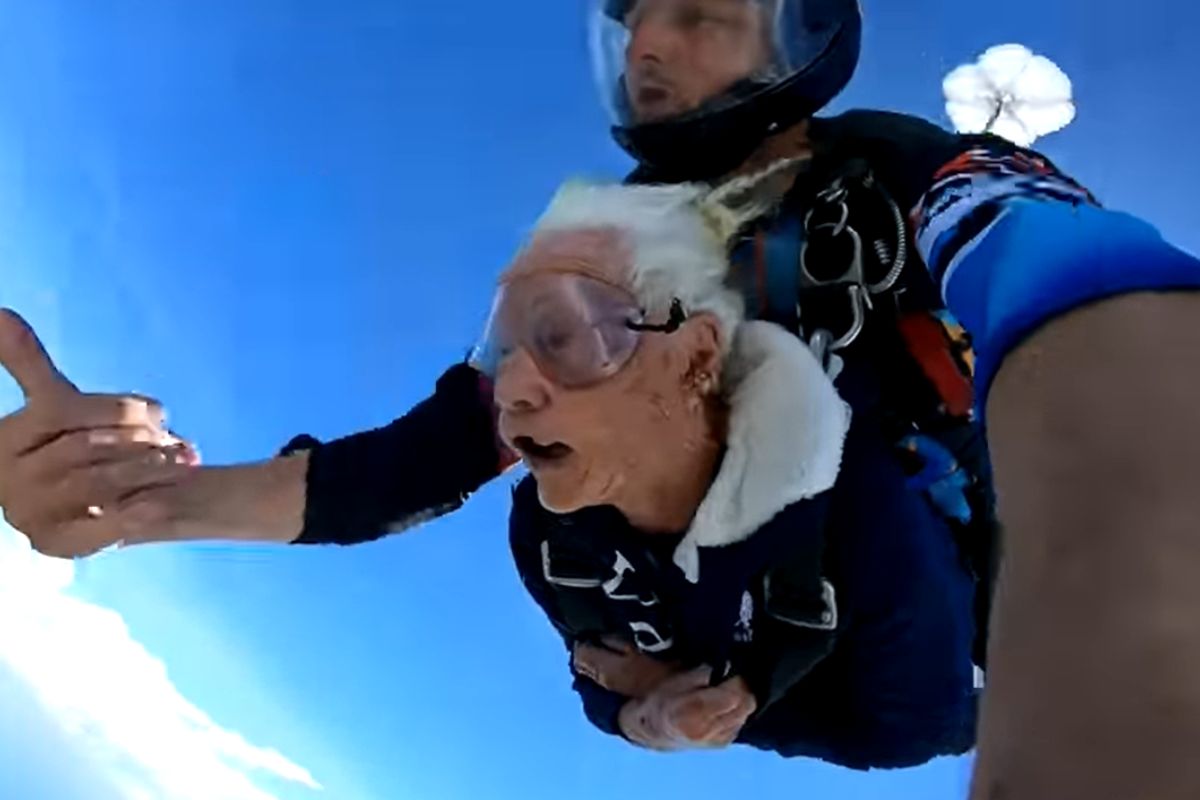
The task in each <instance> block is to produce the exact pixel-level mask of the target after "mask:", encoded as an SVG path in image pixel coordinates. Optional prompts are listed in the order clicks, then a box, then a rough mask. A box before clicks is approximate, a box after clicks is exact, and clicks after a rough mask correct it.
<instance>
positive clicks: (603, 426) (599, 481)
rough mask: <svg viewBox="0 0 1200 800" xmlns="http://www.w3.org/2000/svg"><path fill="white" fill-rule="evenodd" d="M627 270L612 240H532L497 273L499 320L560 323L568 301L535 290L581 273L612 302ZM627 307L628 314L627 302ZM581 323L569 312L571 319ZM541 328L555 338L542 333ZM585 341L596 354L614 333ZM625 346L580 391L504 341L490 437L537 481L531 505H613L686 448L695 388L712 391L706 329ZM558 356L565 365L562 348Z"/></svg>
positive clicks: (715, 347)
mask: <svg viewBox="0 0 1200 800" xmlns="http://www.w3.org/2000/svg"><path fill="white" fill-rule="evenodd" d="M629 267H630V261H629V251H628V249H627V248H626V247H625V246H624V244H623V242H622V238H621V235H620V233H619V232H618V231H614V230H590V231H569V232H561V233H559V232H556V233H550V234H543V235H541V236H539V237H538V238H536V239H535V240H534V242H533V243H532V244H531V245H530V247H529V248H527V249H526V251H525V252H524V253H522V255H521V256H520V258H519V259H518V261H517V263H516V264H515V265H514V266H513V267H512V268H511V269H510V270H509V272H508V273H507V275H506V278H505V290H504V291H505V299H504V305H505V311H506V312H507V313H509V314H512V315H518V316H521V317H522V318H523V319H524V320H526V321H529V320H533V319H537V321H538V322H539V323H541V322H544V321H545V320H544V319H543V318H539V317H537V315H540V314H551V315H554V314H559V315H568V316H569V315H570V314H571V313H572V307H571V303H570V292H561V293H560V295H559V298H558V300H557V301H554V300H549V299H548V295H550V294H552V293H551V292H547V291H546V287H547V286H553V285H555V283H556V282H557V281H558V279H559V278H560V277H561V275H562V273H564V272H565V273H567V274H568V275H569V276H570V278H569V279H568V282H570V281H571V280H575V279H576V278H577V277H578V276H585V277H586V279H594V280H596V281H599V282H602V283H603V284H605V285H607V286H608V287H613V288H614V289H615V290H616V291H617V292H618V293H620V287H626V286H627V285H628V277H629ZM621 294H623V293H621ZM564 295H565V296H566V298H567V301H566V302H563V299H562V298H563V296H564ZM628 298H629V303H630V305H629V308H630V309H631V310H632V311H633V312H636V311H637V310H638V309H637V306H636V302H635V301H634V300H633V298H632V295H628ZM592 307H595V304H593V306H592ZM666 312H667V310H666V309H651V310H649V313H648V315H647V318H646V322H648V323H650V324H661V323H664V322H666V321H667V313H666ZM601 313H603V312H601ZM582 316H583V315H582V314H576V320H577V322H578V319H579V318H580V317H582ZM550 321H551V322H552V323H554V322H563V320H553V319H551V320H550ZM597 322H599V323H606V322H611V320H603V319H597V318H596V317H595V316H594V315H593V317H592V318H590V319H587V320H586V323H585V324H583V325H578V324H577V325H576V330H584V331H589V332H592V331H594V330H595V328H594V327H593V323H597ZM547 328H548V329H549V330H551V331H554V330H556V329H557V328H556V327H555V326H554V325H553V324H551V325H549V326H546V325H543V326H542V329H547ZM590 335H595V336H596V337H597V338H596V339H595V341H597V342H600V345H599V347H600V349H601V350H603V349H604V348H605V345H604V342H605V341H606V340H607V339H615V338H616V337H617V336H618V334H617V333H616V332H614V333H613V334H612V335H611V336H609V337H606V336H605V335H604V333H603V331H601V332H600V333H595V334H590ZM635 339H636V346H635V347H634V349H633V351H632V355H631V356H628V361H625V362H624V363H623V365H621V366H619V368H616V369H615V371H612V373H611V374H609V375H607V376H606V377H603V378H602V379H600V380H599V382H596V383H591V384H589V385H587V386H586V387H585V388H567V387H565V386H563V385H562V381H561V380H560V379H559V376H556V375H555V372H554V368H553V364H549V365H548V364H547V359H546V358H545V351H544V349H541V348H538V347H533V348H532V350H533V351H532V352H531V346H530V345H529V343H528V342H526V343H525V345H524V346H522V344H520V343H517V344H515V345H514V346H513V347H512V349H511V350H510V351H509V352H507V354H506V355H505V357H504V359H503V361H501V362H500V363H499V365H498V366H497V369H496V374H495V397H496V403H497V405H498V407H499V412H500V414H499V426H500V434H501V436H502V437H503V439H504V441H505V442H506V443H507V444H508V445H509V446H511V447H513V448H514V449H515V450H516V451H517V452H518V453H520V454H521V457H522V458H523V459H524V461H525V463H526V465H527V466H528V467H529V469H530V471H531V472H532V473H533V475H534V477H535V478H536V479H537V483H538V488H539V491H540V494H541V499H542V503H543V505H545V506H546V507H547V508H548V509H550V510H552V511H556V512H559V513H568V512H571V511H576V510H579V509H581V508H585V507H588V506H596V505H615V506H617V507H621V499H622V497H623V496H625V495H627V493H628V492H629V490H630V487H638V490H639V491H641V492H644V491H645V489H646V488H647V487H653V486H655V485H658V484H659V483H660V482H662V481H664V480H670V475H671V472H672V471H673V470H677V468H678V463H679V459H680V458H686V454H687V452H688V451H689V449H694V443H695V439H696V437H697V435H698V431H701V430H702V428H703V425H702V422H699V421H698V415H699V417H700V418H702V417H703V409H702V408H701V405H702V403H700V402H699V397H700V393H699V391H698V387H699V386H701V384H702V383H703V382H704V380H707V382H709V383H710V385H711V384H712V383H714V382H715V380H716V368H717V365H719V358H720V349H719V329H718V327H717V324H716V322H715V320H714V319H713V318H712V317H711V316H709V315H704V314H701V315H697V316H695V317H693V318H691V319H689V320H688V321H687V322H685V323H684V324H683V325H682V326H681V327H680V328H679V329H678V330H677V331H675V332H674V333H659V332H644V333H639V334H636V335H635ZM591 343H593V342H591V341H589V344H591ZM571 347H572V348H573V347H574V346H573V345H572V346H571ZM565 352H566V355H565V356H564V359H565V360H566V361H568V362H569V361H570V358H571V355H572V351H571V350H567V351H565ZM539 356H540V357H539Z"/></svg>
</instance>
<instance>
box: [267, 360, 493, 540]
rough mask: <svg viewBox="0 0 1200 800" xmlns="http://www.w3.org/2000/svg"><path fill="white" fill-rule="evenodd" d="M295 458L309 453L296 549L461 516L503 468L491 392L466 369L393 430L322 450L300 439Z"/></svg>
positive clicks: (447, 378)
mask: <svg viewBox="0 0 1200 800" xmlns="http://www.w3.org/2000/svg"><path fill="white" fill-rule="evenodd" d="M297 450H309V451H310V456H309V466H308V476H307V500H306V504H305V510H304V530H303V531H302V533H301V534H300V537H299V538H298V539H297V540H296V543H297V544H340V545H351V544H358V543H361V542H368V541H372V540H374V539H379V538H381V537H383V536H385V535H387V534H389V533H396V532H399V531H402V530H405V529H406V528H410V527H412V526H413V525H416V524H419V523H421V522H424V521H426V520H429V519H432V518H434V517H437V516H441V515H442V514H446V513H449V512H451V511H454V510H455V509H457V508H459V507H460V506H461V505H462V504H463V503H464V502H465V500H466V498H467V496H468V495H470V494H471V493H472V492H474V491H475V490H476V489H478V488H479V487H480V486H482V485H483V484H484V483H486V482H487V481H489V480H491V479H492V478H494V477H495V476H497V475H498V474H499V473H500V472H501V471H502V470H503V468H504V467H505V466H506V460H505V454H504V453H502V449H501V447H500V446H499V444H498V441H497V438H496V434H495V424H494V416H493V410H492V404H491V401H490V389H489V387H488V386H487V384H486V382H485V381H484V379H483V378H482V376H480V374H479V373H478V372H476V371H475V370H473V369H472V368H471V367H469V366H467V365H466V364H459V365H457V366H454V367H452V368H451V369H449V370H448V371H447V372H446V373H445V374H444V375H442V377H441V378H440V379H439V380H438V382H437V389H436V391H435V392H434V394H433V395H432V396H431V397H429V398H427V399H426V400H424V401H422V402H421V403H419V404H418V405H417V406H416V407H414V408H413V409H412V410H411V411H409V412H408V413H407V414H405V415H404V416H403V417H401V418H399V419H397V420H396V421H394V422H392V423H391V424H389V425H387V426H385V427H382V428H377V429H375V430H370V431H365V432H363V433H356V434H354V435H352V436H347V437H346V438H343V439H337V440H335V441H332V442H328V443H325V444H322V443H319V442H317V441H316V440H314V439H312V438H311V437H307V436H300V437H297V438H296V439H293V440H292V442H291V443H290V444H289V445H288V446H287V447H286V448H284V451H283V452H284V453H285V454H286V453H290V452H295V451H297Z"/></svg>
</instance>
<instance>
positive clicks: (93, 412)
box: [55, 394, 167, 437]
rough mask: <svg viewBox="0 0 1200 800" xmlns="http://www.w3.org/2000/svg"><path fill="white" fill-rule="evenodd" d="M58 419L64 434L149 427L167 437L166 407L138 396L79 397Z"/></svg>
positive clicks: (61, 410) (66, 405)
mask: <svg viewBox="0 0 1200 800" xmlns="http://www.w3.org/2000/svg"><path fill="white" fill-rule="evenodd" d="M55 415H56V417H57V418H58V420H59V421H60V422H61V424H62V428H63V430H84V429H87V428H126V427H148V428H158V429H159V430H160V431H161V432H162V433H163V435H164V437H165V436H166V435H167V432H166V427H165V423H166V412H165V411H164V410H163V407H162V403H160V402H158V401H157V400H155V399H154V398H152V397H143V396H141V395H136V394H77V395H74V396H72V397H70V398H65V399H64V402H63V404H62V406H61V407H60V408H58V409H56V410H55Z"/></svg>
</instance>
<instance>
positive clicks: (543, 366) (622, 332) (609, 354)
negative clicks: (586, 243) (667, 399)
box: [470, 272, 686, 389]
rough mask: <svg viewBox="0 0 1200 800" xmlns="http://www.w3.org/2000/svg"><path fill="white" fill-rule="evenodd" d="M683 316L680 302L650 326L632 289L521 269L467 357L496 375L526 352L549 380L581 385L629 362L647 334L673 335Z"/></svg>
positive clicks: (608, 375) (499, 298)
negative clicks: (663, 319) (661, 321)
mask: <svg viewBox="0 0 1200 800" xmlns="http://www.w3.org/2000/svg"><path fill="white" fill-rule="evenodd" d="M685 319H686V314H685V313H684V311H683V306H682V305H681V304H680V303H679V301H677V300H676V301H674V302H673V303H672V304H671V312H670V317H669V319H668V320H667V322H666V323H664V324H661V325H651V324H647V322H646V312H645V311H644V310H643V309H642V308H641V307H640V306H639V305H638V302H637V300H636V298H634V297H633V295H632V294H630V293H629V292H628V291H627V290H625V289H623V288H621V287H619V286H615V285H613V284H611V283H606V282H605V281H602V280H599V279H597V278H593V277H590V276H587V275H582V274H579V273H574V272H537V273H532V274H529V275H519V276H517V277H515V278H512V279H510V280H507V281H505V282H504V283H502V284H501V286H500V289H499V291H498V292H497V293H496V299H495V301H494V302H493V304H492V312H491V314H490V316H489V318H488V323H487V327H486V328H485V329H484V334H483V337H482V338H481V339H480V341H479V343H478V344H477V345H476V346H475V348H474V350H473V351H472V354H471V359H470V361H471V364H472V366H474V367H475V368H476V369H477V370H479V371H480V372H482V373H483V374H485V375H487V376H488V377H490V378H492V379H493V380H494V379H495V378H496V377H497V376H498V374H499V372H500V370H501V368H502V367H503V365H504V362H505V361H506V360H507V359H508V358H509V357H510V356H512V355H513V354H514V353H516V352H517V351H519V350H524V351H525V352H526V353H528V354H529V356H530V357H531V358H532V359H533V361H534V363H535V364H537V367H538V369H539V370H540V371H541V372H542V374H543V375H545V376H546V377H547V378H548V379H549V380H551V381H553V382H554V383H556V384H557V385H559V386H562V387H563V388H567V389H582V388H586V387H588V386H593V385H595V384H597V383H600V382H601V381H604V380H606V379H607V378H611V377H612V376H613V375H615V374H617V372H619V371H620V370H621V368H622V367H624V366H625V365H626V364H627V363H629V360H630V359H631V358H632V357H633V354H634V353H635V352H636V351H637V347H638V343H639V341H640V339H641V336H642V334H643V333H646V332H659V333H673V332H674V331H676V330H678V329H679V327H680V326H681V325H682V324H683V322H684V321H685Z"/></svg>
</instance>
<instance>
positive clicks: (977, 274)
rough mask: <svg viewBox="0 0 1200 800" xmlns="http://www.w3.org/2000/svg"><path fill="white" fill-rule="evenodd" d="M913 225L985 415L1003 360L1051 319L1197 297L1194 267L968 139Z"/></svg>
mask: <svg viewBox="0 0 1200 800" xmlns="http://www.w3.org/2000/svg"><path fill="white" fill-rule="evenodd" d="M913 220H914V227H915V230H916V238H917V248H918V250H919V252H920V254H921V255H922V257H923V259H924V261H925V263H926V264H927V265H928V267H929V269H930V272H931V274H932V276H933V278H934V280H935V281H936V282H937V284H938V285H939V287H940V289H941V294H942V297H943V299H944V301H945V303H946V306H947V308H948V309H949V311H950V313H951V314H953V315H954V316H955V317H957V318H958V320H959V322H961V323H962V325H963V327H964V328H965V329H966V330H967V331H968V332H969V333H970V335H971V337H972V340H973V342H974V346H975V351H976V358H977V361H976V373H975V382H976V386H977V390H978V391H977V396H978V397H979V398H980V404H981V406H982V405H983V404H984V401H985V400H986V397H987V392H988V390H989V388H990V386H991V383H992V380H993V379H994V378H995V375H996V371H997V370H998V369H999V367H1000V364H1001V362H1002V361H1003V360H1004V358H1005V356H1006V355H1008V353H1010V352H1011V351H1012V350H1013V349H1014V348H1015V347H1017V346H1018V345H1019V344H1020V343H1021V342H1022V341H1023V340H1024V339H1025V338H1026V337H1028V336H1029V335H1031V334H1032V333H1034V332H1035V331H1036V330H1037V329H1038V328H1039V327H1041V326H1042V325H1044V324H1045V323H1046V322H1049V321H1050V320H1052V319H1054V318H1055V317H1058V316H1061V315H1063V314H1066V313H1067V312H1070V311H1072V310H1074V309H1077V308H1080V307H1082V306H1085V305H1087V304H1090V303H1094V302H1098V301H1101V300H1105V299H1108V298H1111V297H1114V296H1116V295H1120V294H1125V293H1130V292H1139V291H1178V290H1200V261H1198V260H1197V259H1196V258H1194V257H1193V256H1190V255H1188V254H1186V253H1184V252H1182V251H1181V250H1179V249H1177V248H1175V247H1173V246H1172V245H1170V244H1168V243H1167V242H1166V241H1164V240H1163V238H1162V236H1161V235H1160V233H1159V232H1158V231H1157V230H1156V229H1155V228H1154V227H1153V226H1151V225H1149V224H1147V223H1146V222H1143V221H1142V220H1140V219H1138V218H1136V217H1133V216H1131V215H1129V214H1125V213H1121V212H1118V211H1112V210H1109V209H1106V208H1103V207H1102V206H1101V205H1100V204H1099V203H1098V202H1097V201H1096V199H1095V198H1094V197H1093V196H1092V195H1091V193H1089V192H1088V191H1087V190H1086V189H1084V188H1083V187H1082V186H1080V185H1079V184H1078V183H1076V182H1075V181H1073V180H1072V179H1070V178H1069V177H1067V176H1066V175H1065V174H1063V173H1062V172H1061V171H1059V170H1058V168H1056V167H1055V166H1054V165H1053V164H1051V163H1050V162H1049V161H1047V160H1046V159H1045V158H1043V157H1041V156H1039V155H1037V154H1036V153H1032V152H1030V151H1026V150H1019V149H1016V148H1013V147H1012V146H1011V145H1008V144H1007V143H1002V142H1000V141H999V140H996V141H994V142H989V141H988V140H986V139H982V140H981V139H976V140H973V142H972V143H971V144H970V149H968V150H966V152H964V153H963V154H961V155H960V156H959V157H958V158H956V159H954V160H953V161H951V162H950V163H948V164H947V165H945V166H944V167H942V169H941V170H940V171H939V172H938V173H937V175H936V176H935V178H934V182H933V185H932V188H930V190H929V191H928V192H927V193H926V194H925V195H924V197H923V198H922V199H921V200H920V201H919V203H918V205H917V207H916V209H915V210H914V212H913ZM981 410H982V409H981Z"/></svg>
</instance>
